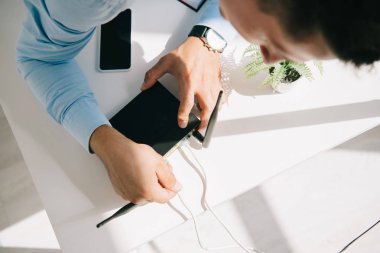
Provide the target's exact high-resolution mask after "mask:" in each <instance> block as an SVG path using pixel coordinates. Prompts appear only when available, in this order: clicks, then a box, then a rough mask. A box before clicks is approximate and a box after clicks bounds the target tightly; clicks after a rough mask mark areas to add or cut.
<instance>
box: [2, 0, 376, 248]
mask: <svg viewBox="0 0 380 253" xmlns="http://www.w3.org/2000/svg"><path fill="white" fill-rule="evenodd" d="M152 2H153V1H148V0H144V1H143V0H140V1H131V9H132V11H133V34H132V36H133V41H134V44H133V49H132V51H133V57H132V59H133V60H132V66H133V67H132V68H133V70H131V71H130V72H127V73H116V74H115V73H113V74H100V73H97V72H96V71H95V55H96V54H95V51H96V38H94V39H93V40H92V41H91V42H90V44H89V45H88V46H87V47H86V48H85V49H84V50H83V52H82V53H81V54H80V56H79V57H78V60H79V62H80V64H81V66H82V68H83V71H84V72H85V73H86V76H87V77H88V79H89V81H90V83H91V86H92V88H93V90H94V92H95V95H96V96H97V98H98V101H99V104H100V106H101V108H102V110H103V111H104V113H105V114H106V115H107V116H109V117H110V116H112V115H113V114H114V113H116V112H117V111H118V110H119V109H120V108H121V107H122V106H123V105H125V104H126V103H127V102H128V101H129V100H130V99H132V97H133V96H135V95H136V94H137V93H138V92H139V87H140V84H141V82H142V79H143V76H144V73H145V71H146V70H147V69H149V67H150V66H152V65H153V64H154V63H155V62H156V60H157V58H158V57H159V56H160V55H163V54H164V53H165V52H167V51H169V50H170V49H172V48H174V47H176V46H177V45H178V44H179V43H180V42H181V41H182V40H183V39H184V38H185V37H186V34H187V32H188V31H189V29H190V27H191V26H192V25H193V21H194V20H195V18H196V14H195V13H194V12H192V11H190V10H188V9H187V8H186V7H184V6H183V5H181V4H180V3H178V2H177V1H174V0H162V1H160V2H159V3H157V4H153V3H152ZM229 52H232V53H234V54H235V56H236V55H239V52H241V47H240V48H237V49H236V50H234V48H233V47H230V49H229ZM227 55H228V52H227ZM227 58H228V59H230V58H229V57H227ZM232 66H233V65H232ZM230 67H231V66H230ZM379 69H380V66H377V69H375V70H374V71H372V73H369V74H368V73H366V71H360V72H357V73H354V72H352V71H351V70H350V69H348V68H345V67H344V66H343V65H341V64H339V63H337V62H329V63H326V64H325V74H324V76H323V77H322V78H318V79H317V81H315V82H313V83H308V82H307V81H303V83H301V87H299V88H298V89H296V90H294V91H292V92H290V93H288V94H282V95H274V94H271V93H270V92H269V93H266V94H265V92H266V91H265V90H264V91H263V90H257V89H256V88H254V87H250V86H252V81H248V80H245V79H244V75H243V73H242V71H241V69H240V68H236V69H234V70H232V72H231V75H230V85H231V87H232V89H233V91H232V94H231V95H230V97H229V102H228V104H226V105H225V106H224V109H223V110H222V111H221V112H220V118H219V119H220V120H219V123H218V125H217V128H216V132H215V138H214V139H213V142H212V144H211V147H210V148H209V149H207V150H196V151H195V152H196V154H197V156H198V157H199V159H200V160H201V161H202V162H203V163H204V165H205V168H206V170H207V176H208V179H209V188H208V195H207V196H208V200H209V202H210V203H211V204H212V205H216V204H218V203H221V202H222V201H225V200H227V199H230V198H233V197H235V196H237V195H239V194H241V193H243V192H245V191H247V190H249V189H251V188H253V187H255V186H257V185H258V184H260V183H261V182H263V181H264V180H266V179H268V178H269V177H272V176H274V175H276V174H278V173H280V172H281V171H283V170H285V169H287V168H289V167H291V166H293V165H295V164H297V163H299V162H301V161H303V160H305V159H307V158H308V157H311V156H313V155H315V154H317V153H318V152H320V151H323V150H326V149H329V148H331V147H333V146H335V145H337V144H340V143H342V142H344V141H346V140H347V139H350V138H352V137H354V136H356V135H358V134H360V133H362V132H364V131H366V130H367V129H370V128H372V127H374V126H376V125H378V124H379V122H380V100H379V99H380V73H376V70H379ZM164 83H166V84H168V85H169V86H170V87H171V88H173V87H175V84H174V82H173V79H172V78H170V77H165V78H164ZM247 87H250V89H247ZM174 90H175V89H174ZM239 92H240V93H244V94H245V95H241V94H240V93H239ZM247 93H252V94H254V95H256V96H255V97H252V96H247ZM252 94H251V95H252ZM0 96H1V102H2V105H3V107H4V109H5V113H6V115H7V118H8V120H9V122H10V124H11V127H12V130H13V132H14V134H15V137H16V140H17V142H18V144H19V146H20V148H21V151H22V154H23V156H24V158H25V161H26V164H27V166H28V168H29V170H30V172H31V175H32V177H33V180H34V182H35V185H36V187H37V190H38V192H39V194H40V196H41V199H42V202H43V204H44V206H45V208H46V211H47V213H48V215H49V218H50V221H51V223H52V226H53V228H54V230H55V233H56V235H57V238H58V240H59V243H60V245H61V248H62V250H63V252H64V253H77V252H78V253H79V252H80V253H82V252H93V253H98V252H99V253H103V252H115V253H117V252H127V251H128V250H130V249H133V248H135V247H136V246H138V245H140V244H142V243H144V242H146V241H149V240H150V239H152V238H154V237H156V236H157V235H159V234H161V233H163V232H165V231H167V230H169V229H171V228H173V227H175V226H177V225H179V224H181V223H183V222H184V218H183V215H180V214H179V212H182V213H183V214H184V215H187V216H188V214H187V212H186V211H185V210H184V208H183V207H182V206H181V205H180V204H179V202H178V200H177V199H174V200H173V202H172V204H173V206H174V207H175V208H176V209H177V211H178V212H177V211H175V210H174V209H173V208H172V207H170V206H169V205H159V204H154V203H152V204H149V205H145V206H143V207H140V208H138V209H136V210H134V211H132V212H131V213H129V214H128V215H125V216H123V217H121V218H118V219H117V220H115V221H114V222H111V223H109V224H108V225H106V226H105V227H103V228H101V229H96V228H95V224H96V223H98V222H99V221H101V220H102V219H103V218H105V217H106V216H109V215H110V214H112V213H113V212H114V211H115V210H116V209H117V208H119V207H121V206H122V205H124V204H125V203H124V202H123V201H122V199H121V198H119V197H118V196H117V195H116V194H115V193H114V191H113V189H112V186H111V184H110V182H109V180H108V177H107V173H106V171H105V169H104V168H103V165H102V164H101V162H100V160H99V159H98V158H97V157H96V156H93V155H89V154H87V153H86V152H85V151H84V150H83V149H82V147H81V146H80V145H79V144H78V143H76V142H75V141H74V140H73V139H72V138H71V137H70V136H69V135H68V134H67V133H66V132H65V131H64V130H63V129H62V128H61V127H60V126H58V125H56V124H55V123H53V121H52V120H51V119H50V118H49V116H48V115H47V113H46V112H44V110H43V108H42V107H41V105H40V104H38V102H37V101H36V99H35V98H34V97H33V95H32V94H31V92H30V91H29V89H28V88H27V87H26V86H25V85H14V84H11V83H6V84H5V86H3V88H2V90H1V93H0ZM169 161H170V162H171V164H172V165H173V167H174V170H175V174H176V175H177V177H178V179H179V180H180V182H181V183H182V184H183V190H182V195H183V197H184V199H185V201H186V202H187V203H188V204H189V205H190V207H191V209H192V210H193V211H194V212H196V213H199V212H201V211H202V209H201V206H200V197H201V195H202V184H201V181H200V179H199V177H198V176H197V174H196V173H195V171H194V169H193V168H192V167H191V166H190V165H189V164H188V163H187V162H186V161H185V159H183V157H182V155H181V154H180V153H179V152H175V153H174V154H173V155H172V156H171V157H170V158H169Z"/></svg>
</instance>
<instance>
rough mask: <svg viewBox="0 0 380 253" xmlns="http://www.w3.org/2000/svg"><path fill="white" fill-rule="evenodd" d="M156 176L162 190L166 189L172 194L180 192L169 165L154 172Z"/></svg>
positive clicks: (179, 185)
mask: <svg viewBox="0 0 380 253" xmlns="http://www.w3.org/2000/svg"><path fill="white" fill-rule="evenodd" d="M156 175H157V178H158V182H159V183H160V184H161V186H162V187H163V188H166V189H168V190H170V191H173V192H178V191H180V190H181V188H182V186H181V184H180V183H179V182H178V181H177V179H176V178H175V176H174V174H173V172H172V169H171V166H170V164H165V165H164V166H162V167H160V168H159V169H157V170H156Z"/></svg>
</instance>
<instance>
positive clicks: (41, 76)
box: [16, 0, 235, 150]
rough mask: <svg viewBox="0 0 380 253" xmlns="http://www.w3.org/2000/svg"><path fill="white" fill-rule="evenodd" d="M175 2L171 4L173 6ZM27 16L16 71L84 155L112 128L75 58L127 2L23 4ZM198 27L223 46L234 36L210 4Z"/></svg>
mask: <svg viewBox="0 0 380 253" xmlns="http://www.w3.org/2000/svg"><path fill="white" fill-rule="evenodd" d="M173 1H174V0H173ZM24 2H25V6H26V8H27V10H28V17H27V20H26V21H25V22H24V24H23V28H22V31H21V35H20V37H19V40H18V42H17V46H16V50H17V67H18V70H19V71H20V73H21V74H22V75H23V77H24V78H25V79H26V80H27V83H28V85H29V86H30V88H31V90H32V92H33V93H34V94H35V96H36V97H37V98H38V99H39V101H40V102H41V103H42V104H43V106H44V107H45V108H46V110H47V112H48V113H49V114H50V115H51V117H52V118H53V119H54V120H55V121H56V122H57V123H59V124H61V125H62V126H63V127H64V128H65V129H66V130H67V131H68V132H69V133H70V134H71V135H72V136H73V137H74V138H75V139H76V140H77V141H78V142H79V143H80V144H81V145H82V146H83V147H84V148H85V149H86V150H89V140H90V137H91V134H92V133H93V132H94V130H95V129H96V128H97V127H99V126H101V125H105V124H110V123H109V121H108V119H107V118H106V117H105V116H104V114H103V113H102V112H101V111H100V109H99V106H98V105H97V102H96V100H95V97H94V94H93V92H92V91H91V89H90V87H89V85H88V82H87V80H86V78H85V76H84V75H83V73H82V71H81V69H80V67H79V66H78V64H77V62H76V61H75V59H74V58H75V56H76V55H77V54H78V53H79V52H80V51H81V50H82V48H83V47H85V46H86V44H87V43H88V42H89V40H90V39H91V37H92V36H93V34H94V32H95V27H96V26H98V25H100V24H103V23H106V22H108V21H110V20H112V19H113V18H114V17H116V16H117V14H119V13H120V12H122V11H124V10H125V9H126V8H127V5H126V3H127V0H86V1H81V0H64V1H63V0H25V1H24ZM208 2H209V3H208V4H207V5H206V6H205V7H203V8H206V9H205V11H204V13H203V15H202V17H201V19H200V21H199V24H202V25H206V26H209V27H212V28H213V29H214V30H216V31H217V32H219V33H220V34H221V35H222V36H223V37H225V38H226V39H227V40H228V39H229V38H230V37H231V36H232V35H233V34H234V33H235V31H234V29H232V27H231V26H230V24H229V23H228V22H227V21H226V20H224V19H223V18H222V17H221V15H220V12H219V7H218V0H210V1H208Z"/></svg>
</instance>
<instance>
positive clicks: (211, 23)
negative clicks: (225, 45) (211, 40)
mask: <svg viewBox="0 0 380 253" xmlns="http://www.w3.org/2000/svg"><path fill="white" fill-rule="evenodd" d="M198 25H204V26H208V27H210V28H212V29H213V30H215V31H216V32H218V33H219V34H220V35H222V36H223V38H224V39H225V40H226V41H227V42H229V41H232V40H233V39H234V38H235V36H236V35H237V34H238V33H237V31H236V30H235V28H234V27H233V26H232V25H231V24H230V22H228V21H227V20H226V19H224V18H223V17H222V15H221V13H220V10H219V0H208V3H207V4H206V6H205V10H204V12H203V13H202V15H201V17H200V19H199V21H198Z"/></svg>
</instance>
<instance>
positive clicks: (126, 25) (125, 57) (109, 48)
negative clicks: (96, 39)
mask: <svg viewBox="0 0 380 253" xmlns="http://www.w3.org/2000/svg"><path fill="white" fill-rule="evenodd" d="M131 16H132V12H131V10H130V9H127V10H125V11H123V12H121V13H120V14H119V15H118V16H117V17H116V18H114V19H113V20H111V21H110V22H108V23H106V24H103V25H101V28H100V46H99V49H100V52H99V69H100V70H101V71H117V70H120V71H121V70H127V69H129V68H130V67H131V20H132V19H131Z"/></svg>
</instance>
